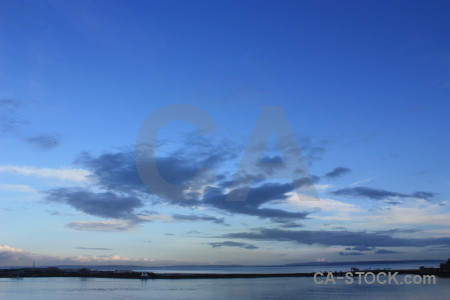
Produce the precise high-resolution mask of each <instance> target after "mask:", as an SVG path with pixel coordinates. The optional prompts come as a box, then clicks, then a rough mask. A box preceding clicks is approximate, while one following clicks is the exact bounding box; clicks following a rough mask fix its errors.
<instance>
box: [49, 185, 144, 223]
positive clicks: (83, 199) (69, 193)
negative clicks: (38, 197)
mask: <svg viewBox="0 0 450 300" xmlns="http://www.w3.org/2000/svg"><path fill="white" fill-rule="evenodd" d="M45 194H46V197H45V199H46V200H47V201H51V202H59V203H65V204H68V205H70V206H72V207H73V208H75V209H77V210H79V211H82V212H84V213H87V214H89V215H93V216H98V217H103V218H113V219H124V220H131V221H138V220H139V219H138V218H137V216H136V214H135V213H134V210H135V209H136V208H139V207H142V206H143V203H142V200H141V199H139V198H137V197H133V196H119V195H116V194H114V193H112V192H104V193H93V192H89V191H86V190H83V189H79V188H58V189H52V190H47V191H45Z"/></svg>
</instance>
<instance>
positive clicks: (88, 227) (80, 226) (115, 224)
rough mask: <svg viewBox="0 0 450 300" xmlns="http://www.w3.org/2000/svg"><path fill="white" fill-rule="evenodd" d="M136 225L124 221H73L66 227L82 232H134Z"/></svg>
mask: <svg viewBox="0 0 450 300" xmlns="http://www.w3.org/2000/svg"><path fill="white" fill-rule="evenodd" d="M135 226H136V225H135V224H133V223H130V222H126V221H73V222H70V223H69V224H67V227H69V228H71V229H75V230H83V231H134V230H137V229H136V227H135Z"/></svg>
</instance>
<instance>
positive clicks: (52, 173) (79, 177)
mask: <svg viewBox="0 0 450 300" xmlns="http://www.w3.org/2000/svg"><path fill="white" fill-rule="evenodd" d="M0 172H5V173H16V174H20V175H27V176H36V177H41V178H50V179H59V180H67V181H74V182H85V181H87V179H88V176H89V174H90V172H89V171H87V170H84V169H50V168H34V167H21V166H11V165H8V166H0Z"/></svg>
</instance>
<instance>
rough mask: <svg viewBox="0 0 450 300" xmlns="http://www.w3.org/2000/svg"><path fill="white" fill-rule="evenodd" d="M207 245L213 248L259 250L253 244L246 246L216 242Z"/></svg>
mask: <svg viewBox="0 0 450 300" xmlns="http://www.w3.org/2000/svg"><path fill="white" fill-rule="evenodd" d="M208 244H209V245H210V246H211V247H213V248H220V247H238V248H244V249H249V250H254V249H258V248H259V247H257V246H255V245H253V244H246V243H240V242H233V241H225V242H216V243H208Z"/></svg>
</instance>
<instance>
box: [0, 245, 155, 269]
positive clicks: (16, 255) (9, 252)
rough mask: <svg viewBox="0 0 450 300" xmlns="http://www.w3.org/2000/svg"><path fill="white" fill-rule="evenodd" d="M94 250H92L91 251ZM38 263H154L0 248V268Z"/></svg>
mask: <svg viewBox="0 0 450 300" xmlns="http://www.w3.org/2000/svg"><path fill="white" fill-rule="evenodd" d="M91 250H94V249H91ZM33 261H36V262H39V264H40V265H44V266H45V265H50V266H51V265H86V264H89V265H130V264H131V263H132V264H134V265H143V266H145V265H150V264H154V263H155V261H154V260H153V259H151V258H129V257H124V256H120V255H117V254H112V255H102V256H95V255H82V256H71V257H64V256H52V255H42V254H38V253H33V252H30V251H25V250H22V249H17V248H13V247H11V246H8V245H1V246H0V266H2V267H11V266H31V265H32V262H33Z"/></svg>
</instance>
